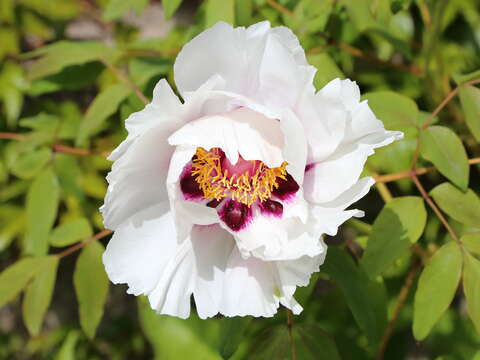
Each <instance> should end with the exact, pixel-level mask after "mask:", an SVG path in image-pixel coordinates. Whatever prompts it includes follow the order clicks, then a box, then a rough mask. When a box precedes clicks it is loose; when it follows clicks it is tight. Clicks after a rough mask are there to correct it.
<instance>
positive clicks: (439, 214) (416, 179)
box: [412, 175, 461, 245]
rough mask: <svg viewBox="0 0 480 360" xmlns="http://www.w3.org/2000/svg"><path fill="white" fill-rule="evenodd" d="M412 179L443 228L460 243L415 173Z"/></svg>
mask: <svg viewBox="0 0 480 360" xmlns="http://www.w3.org/2000/svg"><path fill="white" fill-rule="evenodd" d="M412 180H413V182H414V184H415V186H416V187H417V189H418V190H419V191H420V194H422V197H423V199H424V200H425V201H426V202H427V204H428V205H429V206H430V207H431V208H432V210H433V212H434V213H435V214H436V215H437V216H438V218H439V219H440V221H441V222H442V224H443V226H445V228H446V229H447V231H448V233H449V234H450V236H451V237H452V239H453V240H455V241H456V242H457V243H458V244H459V245H461V242H460V239H459V238H458V236H457V234H456V233H455V231H453V229H452V227H451V226H450V224H449V223H448V221H447V219H445V217H444V216H443V214H442V212H441V211H440V209H439V208H438V207H437V205H435V203H434V202H433V200H432V199H431V198H430V196H428V194H427V192H426V191H425V188H424V187H423V185H422V184H421V182H420V180H418V177H417V176H416V175H413V176H412Z"/></svg>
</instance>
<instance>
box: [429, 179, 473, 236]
mask: <svg viewBox="0 0 480 360" xmlns="http://www.w3.org/2000/svg"><path fill="white" fill-rule="evenodd" d="M430 195H431V196H432V197H433V199H434V200H435V202H436V203H437V204H438V206H440V208H441V209H442V210H443V211H445V212H446V213H447V214H448V215H449V216H451V217H452V218H454V219H455V220H457V221H459V222H461V223H462V224H465V225H468V226H473V227H479V224H480V199H479V198H478V196H477V194H475V193H474V192H473V190H471V189H468V190H467V192H465V193H464V192H461V191H460V190H458V189H457V188H456V187H455V186H453V185H452V184H449V183H443V184H440V185H438V186H437V187H435V188H434V189H433V190H431V191H430Z"/></svg>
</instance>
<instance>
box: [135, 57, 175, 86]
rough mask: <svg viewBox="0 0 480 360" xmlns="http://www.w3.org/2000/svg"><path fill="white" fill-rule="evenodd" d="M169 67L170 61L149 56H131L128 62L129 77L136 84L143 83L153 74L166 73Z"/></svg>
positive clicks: (140, 84) (170, 66)
mask: <svg viewBox="0 0 480 360" xmlns="http://www.w3.org/2000/svg"><path fill="white" fill-rule="evenodd" d="M171 68H172V64H171V62H170V61H167V60H165V59H161V58H151V57H138V58H133V59H131V60H130V62H129V64H128V69H129V73H130V77H131V79H132V80H133V82H134V83H135V84H137V85H138V86H143V85H145V83H146V82H147V81H148V80H150V79H151V78H152V77H154V76H158V75H165V74H167V73H168V72H169V71H170V69H171Z"/></svg>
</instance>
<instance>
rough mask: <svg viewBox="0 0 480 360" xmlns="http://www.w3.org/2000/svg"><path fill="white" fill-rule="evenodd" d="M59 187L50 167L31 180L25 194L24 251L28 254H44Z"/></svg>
mask: <svg viewBox="0 0 480 360" xmlns="http://www.w3.org/2000/svg"><path fill="white" fill-rule="evenodd" d="M59 200H60V187H59V185H58V180H57V177H56V176H55V174H54V173H53V171H52V169H51V168H47V169H45V170H44V171H42V172H41V173H40V174H39V175H38V176H37V177H36V178H35V180H33V182H32V184H31V185H30V188H29V190H28V194H27V203H26V209H27V227H26V233H25V252H26V253H27V254H29V255H37V256H38V255H45V254H46V253H47V250H48V236H49V234H50V229H51V228H52V226H53V223H54V221H55V218H56V217H57V209H58V203H59Z"/></svg>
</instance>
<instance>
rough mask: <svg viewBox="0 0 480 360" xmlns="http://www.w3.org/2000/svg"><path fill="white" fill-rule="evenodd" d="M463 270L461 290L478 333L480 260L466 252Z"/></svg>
mask: <svg viewBox="0 0 480 360" xmlns="http://www.w3.org/2000/svg"><path fill="white" fill-rule="evenodd" d="M463 272H464V273H463V291H464V292H465V297H466V299H467V309H468V313H469V315H470V318H471V319H472V321H473V323H474V324H475V327H476V329H477V332H479V333H480V306H479V305H480V261H478V260H477V259H475V258H474V257H473V256H471V255H470V254H466V255H465V266H464V269H463Z"/></svg>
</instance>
